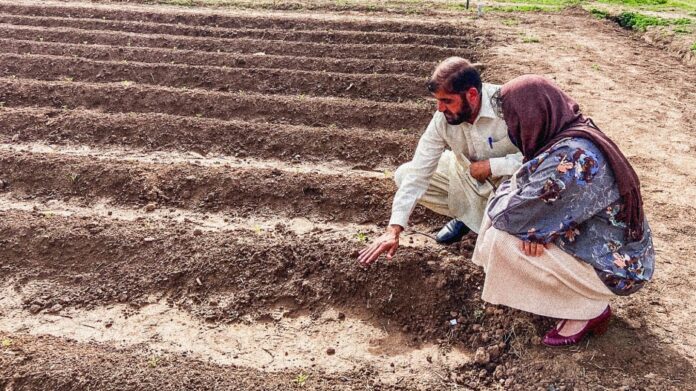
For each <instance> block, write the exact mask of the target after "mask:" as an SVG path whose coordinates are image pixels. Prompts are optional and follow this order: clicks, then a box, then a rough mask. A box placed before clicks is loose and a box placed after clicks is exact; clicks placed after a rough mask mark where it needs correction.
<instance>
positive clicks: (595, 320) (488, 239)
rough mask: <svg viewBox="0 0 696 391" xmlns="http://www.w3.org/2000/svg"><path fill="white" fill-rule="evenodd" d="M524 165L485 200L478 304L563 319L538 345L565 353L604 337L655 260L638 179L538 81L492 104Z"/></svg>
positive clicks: (567, 101)
mask: <svg viewBox="0 0 696 391" xmlns="http://www.w3.org/2000/svg"><path fill="white" fill-rule="evenodd" d="M497 103H498V105H499V108H500V111H502V113H501V114H502V116H503V118H504V119H505V122H506V123H507V126H508V134H509V136H510V139H511V140H512V142H513V143H514V144H515V145H516V146H517V147H518V148H519V149H520V151H522V154H523V155H524V164H523V166H522V167H521V168H520V170H519V171H517V173H516V174H515V175H513V177H512V178H511V179H510V180H508V181H506V182H505V183H503V184H502V185H501V186H500V188H499V189H498V191H497V192H496V194H495V195H494V196H493V197H492V198H491V200H490V202H489V204H488V209H487V216H486V218H485V219H484V223H483V226H482V227H481V234H480V235H479V237H478V241H477V243H476V250H475V252H474V262H475V263H476V264H478V265H481V266H482V267H483V268H484V270H485V272H486V277H485V283H484V288H483V293H482V298H483V299H484V300H485V301H488V302H491V303H494V304H502V305H507V306H510V307H513V308H517V309H520V310H523V311H528V312H532V313H535V314H538V315H543V316H548V317H553V318H559V319H563V320H561V321H560V322H559V323H558V324H557V325H556V326H555V327H554V328H552V329H551V330H550V331H549V332H547V333H546V335H545V336H544V338H543V343H544V344H546V345H551V346H562V345H572V344H576V343H578V342H580V341H581V340H582V338H583V337H584V336H585V335H587V334H589V333H595V334H601V333H603V332H604V331H606V329H607V326H608V324H609V318H610V317H611V309H610V307H609V300H610V299H611V298H612V297H614V296H615V295H628V294H631V293H633V292H635V291H637V290H638V289H640V288H641V287H642V286H643V285H644V284H645V282H646V281H648V280H650V278H651V277H652V274H653V266H654V259H655V252H654V249H653V244H652V237H651V232H650V228H649V227H648V223H647V220H646V219H645V216H644V213H643V202H642V199H641V194H640V183H639V181H638V177H637V175H636V173H635V171H633V169H632V168H631V165H630V164H629V163H628V161H627V160H626V157H625V156H624V155H623V154H622V153H621V151H619V149H618V147H617V146H616V145H615V144H614V143H613V142H612V141H611V140H610V139H609V138H608V137H607V136H606V135H605V134H604V133H602V132H601V131H600V130H599V129H598V128H597V127H596V126H595V124H594V122H592V120H591V119H589V118H586V117H584V116H583V115H582V113H580V109H579V106H578V104H577V103H576V102H575V101H574V100H573V99H572V98H570V97H569V96H568V95H566V94H565V93H564V92H563V91H561V90H560V89H559V88H558V87H557V86H556V85H555V84H553V83H551V82H550V81H548V80H546V79H544V78H542V77H540V76H532V75H529V76H522V77H519V78H517V79H514V80H512V81H510V82H509V83H507V84H505V85H504V86H503V87H502V88H501V90H500V94H499V97H498V98H497Z"/></svg>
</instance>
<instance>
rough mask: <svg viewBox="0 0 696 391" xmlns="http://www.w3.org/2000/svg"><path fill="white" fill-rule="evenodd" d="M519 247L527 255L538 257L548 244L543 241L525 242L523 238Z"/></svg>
mask: <svg viewBox="0 0 696 391" xmlns="http://www.w3.org/2000/svg"><path fill="white" fill-rule="evenodd" d="M520 248H521V249H522V251H524V254H525V255H527V256H528V257H538V256H540V255H541V254H543V253H544V249H545V248H549V245H548V244H543V243H533V242H527V241H525V240H523V241H522V246H520Z"/></svg>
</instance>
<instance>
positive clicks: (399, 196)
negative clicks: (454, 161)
mask: <svg viewBox="0 0 696 391" xmlns="http://www.w3.org/2000/svg"><path fill="white" fill-rule="evenodd" d="M441 115H442V113H436V114H435V116H434V117H433V119H432V121H430V124H429V125H428V128H427V129H426V130H425V133H423V136H421V138H420V141H419V142H418V147H417V148H416V152H415V155H414V157H413V160H412V161H411V162H410V163H409V166H408V171H407V173H406V174H405V175H404V176H403V179H402V180H401V183H400V184H399V190H398V191H397V192H396V195H395V196H394V202H393V204H392V215H391V219H390V220H389V226H388V227H387V230H386V232H385V233H383V234H382V235H380V236H379V237H378V238H377V239H375V240H374V241H373V242H372V244H370V245H369V246H367V247H365V248H364V249H363V250H362V251H360V255H359V256H358V261H359V262H360V263H362V264H365V265H368V264H370V263H372V262H374V261H376V260H377V258H379V256H380V255H381V254H383V253H384V252H387V259H389V260H391V259H392V258H393V257H394V254H395V253H396V250H397V248H398V247H399V235H400V234H401V232H402V231H403V230H404V229H405V228H406V225H407V224H408V218H409V216H410V215H411V212H412V211H413V208H415V206H416V202H417V201H418V200H419V199H420V198H421V197H422V196H423V194H425V192H426V190H428V186H429V184H430V178H431V177H432V175H433V173H434V172H435V170H437V164H438V162H439V161H440V156H442V151H444V149H445V146H446V143H445V140H444V139H443V138H442V136H441V135H440V132H439V129H438V124H439V123H441V122H442V118H440V117H441Z"/></svg>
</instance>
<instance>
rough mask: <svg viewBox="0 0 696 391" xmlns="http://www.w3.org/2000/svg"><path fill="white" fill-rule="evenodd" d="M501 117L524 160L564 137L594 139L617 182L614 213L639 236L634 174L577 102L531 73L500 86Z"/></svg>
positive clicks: (631, 233) (638, 202)
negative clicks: (617, 203)
mask: <svg viewBox="0 0 696 391" xmlns="http://www.w3.org/2000/svg"><path fill="white" fill-rule="evenodd" d="M500 100H501V104H502V107H501V108H502V112H503V117H504V119H505V123H507V127H508V135H509V136H510V140H511V141H512V142H513V144H515V145H516V146H517V148H519V149H520V151H522V154H523V155H524V161H525V162H526V161H528V160H530V159H532V158H534V157H535V156H537V155H539V154H540V153H542V152H544V151H546V150H547V149H549V148H551V146H552V145H554V144H555V143H556V142H558V141H560V140H561V139H564V138H566V137H580V138H585V139H588V140H590V141H592V143H594V144H595V145H596V146H597V148H599V150H600V151H602V154H603V155H604V157H605V158H606V159H607V161H608V162H609V166H611V169H612V171H613V172H614V177H615V179H616V182H617V184H618V187H619V193H620V195H621V198H622V201H623V204H624V206H623V209H622V210H621V212H620V214H619V215H618V216H617V217H618V218H619V219H620V220H621V221H623V222H625V223H626V227H627V235H628V237H629V238H630V239H631V240H640V239H641V238H642V237H643V216H644V214H643V199H642V197H641V194H640V181H639V180H638V175H636V172H635V171H634V170H633V167H631V164H630V163H629V162H628V160H627V159H626V157H625V156H624V154H623V153H621V151H620V150H619V147H617V146H616V144H614V142H613V141H611V140H610V139H609V137H607V135H605V134H604V133H602V131H601V130H599V128H598V127H597V126H596V125H595V124H594V122H593V121H592V119H590V118H585V117H584V116H583V115H582V113H581V112H580V106H578V104H577V103H576V102H575V100H573V98H571V97H569V96H568V95H566V94H565V93H564V92H563V91H561V89H560V88H558V86H556V85H555V84H554V83H552V82H551V81H549V80H547V79H545V78H543V77H541V76H536V75H525V76H520V77H518V78H515V79H513V80H511V81H509V82H508V83H505V85H503V87H502V89H501V91H500Z"/></svg>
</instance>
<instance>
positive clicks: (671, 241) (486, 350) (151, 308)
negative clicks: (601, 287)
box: [0, 2, 696, 390]
mask: <svg viewBox="0 0 696 391" xmlns="http://www.w3.org/2000/svg"><path fill="white" fill-rule="evenodd" d="M108 7H109V6H107V8H104V6H102V5H93V4H88V3H82V4H73V3H50V2H47V3H45V4H31V5H26V4H24V3H18V4H10V3H4V2H3V3H0V12H1V13H2V14H0V20H1V21H2V22H3V23H4V24H2V25H1V26H0V30H2V31H3V39H2V40H0V51H1V52H2V53H5V54H0V71H2V72H4V73H3V76H5V77H4V78H3V79H2V82H3V83H2V86H1V87H0V101H2V107H3V108H2V109H0V110H1V111H0V126H1V127H2V129H0V141H1V142H2V143H3V144H2V148H0V180H1V182H0V192H2V194H1V195H0V216H2V218H1V221H0V245H1V246H2V249H3V254H4V256H3V258H2V261H1V262H0V270H2V272H3V275H4V276H5V279H4V281H3V288H2V289H3V290H2V292H3V293H4V295H3V297H2V298H0V317H1V319H0V340H1V342H2V346H0V387H2V388H4V389H8V390H19V389H56V390H69V389H104V390H109V389H114V390H116V389H118V390H124V389H128V390H143V389H163V390H168V389H172V390H174V389H182V388H189V389H245V390H246V389H259V390H261V389H299V388H306V389H435V388H437V389H520V390H527V389H537V388H539V389H554V390H560V389H565V390H570V389H577V390H585V389H593V390H594V389H624V390H634V389H639V390H643V389H646V390H647V389H650V390H664V389H675V390H684V389H695V388H696V387H694V384H696V376H695V372H694V367H693V365H694V362H695V361H696V356H695V355H696V350H695V349H694V344H695V343H696V334H694V333H693V332H692V329H693V326H694V322H693V321H692V320H691V319H692V315H693V314H694V312H695V311H694V305H693V299H696V297H695V296H694V295H695V294H694V293H693V292H695V290H694V286H693V285H694V283H693V282H692V281H690V279H689V276H690V275H691V274H692V272H693V271H694V266H693V265H692V263H691V258H693V256H694V254H696V243H694V241H693V237H694V235H695V234H696V224H695V223H694V221H696V208H694V206H693V205H692V203H691V200H692V199H694V196H696V194H695V193H696V191H695V190H694V187H693V185H692V182H693V178H694V175H693V172H694V169H696V159H694V157H693V155H694V154H693V152H694V149H696V143H694V142H693V141H692V139H691V137H690V136H691V135H692V133H693V126H694V125H695V123H694V122H695V121H696V112H695V107H696V94H695V92H694V89H693V88H692V86H694V85H696V74H695V73H694V72H693V68H690V67H689V66H688V65H685V64H684V63H682V62H680V59H679V58H678V57H677V56H675V55H672V54H670V53H668V52H665V51H662V50H660V49H658V48H656V47H654V46H650V45H648V44H646V43H645V42H644V41H642V40H641V39H640V38H638V37H636V36H634V35H631V34H630V33H627V32H625V31H624V30H621V29H619V28H618V27H615V26H613V25H611V24H609V22H602V21H598V20H596V19H593V18H591V17H589V16H588V15H586V14H585V13H584V12H581V11H569V12H565V13H561V14H505V15H487V16H486V18H484V19H472V18H470V17H468V16H462V15H456V14H446V13H438V14H433V15H430V16H427V17H424V16H423V15H421V16H418V17H405V16H402V15H394V14H390V13H382V14H375V13H371V14H370V15H369V16H368V15H366V14H361V13H354V12H353V13H347V14H342V15H341V14H338V13H336V12H334V13H326V14H318V13H312V14H308V13H303V12H297V13H290V12H271V11H269V12H256V11H235V10H231V11H221V10H214V11H209V10H192V9H179V8H170V7H154V6H148V7H141V6H135V5H124V4H121V5H119V6H118V9H114V8H108ZM73 19H74V20H73ZM511 20H512V22H511ZM134 21H142V29H141V30H139V29H138V28H137V27H138V26H139V24H138V23H134ZM503 22H504V23H503ZM257 30H261V31H263V30H268V31H269V35H268V36H265V35H263V34H262V35H259V31H257ZM453 37H456V38H453ZM530 37H531V38H535V39H530ZM458 38H461V41H462V43H461V45H458V44H457V43H456V41H457V39H458ZM279 39H286V40H287V42H286V43H283V44H282V45H279V44H278V42H281V41H278V40H279ZM17 40H21V41H17ZM534 41H538V42H534ZM175 46H176V47H177V48H176V49H174V47H175ZM218 50H220V52H218ZM256 51H265V52H267V53H264V55H259V56H257V55H255V52H256ZM29 53H32V54H31V55H29ZM453 53H457V54H461V55H464V56H468V57H472V58H474V59H475V60H477V61H482V62H483V63H484V65H485V66H486V74H485V76H486V79H487V80H488V81H493V82H504V81H505V80H508V79H510V78H512V77H515V76H517V75H520V74H524V73H540V74H544V75H547V76H549V77H552V78H554V79H555V80H556V81H557V82H558V83H559V84H560V85H561V86H563V87H564V88H565V89H566V90H567V91H569V92H570V94H571V95H572V96H574V97H575V98H576V99H577V100H578V101H579V102H581V104H582V106H583V109H584V110H585V112H586V113H588V114H589V115H591V116H592V117H593V118H594V119H595V121H596V122H597V123H598V124H599V125H600V127H602V128H603V129H604V130H605V131H606V132H607V133H609V134H610V135H611V136H612V137H613V139H614V140H615V141H617V143H618V144H619V145H620V146H621V147H622V149H623V150H624V151H625V152H626V153H627V155H628V156H629V157H630V159H631V161H632V162H633V164H634V166H635V167H636V169H637V171H638V173H639V175H640V177H641V180H642V183H643V193H644V198H645V202H646V209H647V213H648V217H649V219H650V221H651V225H652V228H653V231H654V234H655V244H656V247H657V249H658V255H659V258H658V269H657V273H656V278H655V281H654V283H652V284H650V285H649V286H648V287H647V288H646V289H644V290H643V291H641V292H640V293H638V294H636V295H634V296H631V297H628V298H621V299H617V300H616V302H615V303H614V305H613V306H614V308H615V310H616V313H617V316H616V317H615V319H614V321H613V323H612V327H611V328H610V331H609V332H608V334H606V335H604V336H602V337H600V338H595V339H591V340H589V341H588V342H586V343H585V344H583V345H581V346H578V347H573V348H564V349H548V348H544V347H541V346H539V345H538V336H539V335H541V333H543V331H544V329H545V328H546V327H548V325H549V324H550V321H549V320H546V319H541V318H537V317H534V316H530V315H527V314H522V313H519V312H517V311H512V310H509V309H503V308H495V307H491V306H486V305H485V304H484V303H482V302H481V301H480V299H479V294H478V289H480V285H481V282H482V274H481V272H480V270H477V268H475V267H474V266H473V265H472V264H471V263H470V262H468V257H469V255H470V252H471V249H472V248H471V247H472V243H473V240H474V238H473V237H468V238H467V239H466V240H465V241H464V242H463V243H461V244H459V245H456V246H451V247H448V248H439V247H437V246H434V245H433V244H432V243H431V242H430V239H428V238H427V234H428V232H430V231H432V230H433V229H436V228H437V227H438V224H439V223H440V222H441V221H442V220H438V219H436V218H434V216H432V215H430V214H427V213H424V212H422V211H419V212H418V214H417V216H416V217H417V222H418V224H417V226H416V227H415V228H414V230H412V231H411V232H409V235H408V236H407V239H406V241H407V242H408V243H405V244H406V246H405V247H404V248H402V250H401V252H400V254H399V256H398V260H397V261H396V262H394V263H392V264H387V263H381V264H378V265H375V266H374V267H372V268H370V269H369V270H362V269H360V268H359V267H357V266H356V265H355V264H354V260H353V259H354V258H353V256H354V253H355V251H356V250H357V249H358V248H360V246H361V245H362V243H363V242H364V240H365V239H366V238H367V237H369V236H371V235H374V233H376V232H378V231H379V230H380V229H381V228H380V226H381V225H383V224H384V223H385V220H386V219H387V218H388V212H389V211H388V209H389V201H390V197H391V194H392V192H393V191H394V187H393V184H392V183H391V179H390V173H391V172H393V169H394V168H395V167H396V165H397V164H399V163H400V162H402V161H404V160H406V159H408V156H409V155H410V153H411V152H412V151H413V148H414V146H415V143H416V141H417V135H418V133H419V131H420V130H421V129H422V128H423V127H424V126H425V124H426V123H427V121H428V119H429V116H430V114H431V110H432V108H431V107H430V106H429V105H428V104H426V103H424V102H421V101H420V100H418V99H419V93H418V90H417V88H414V86H413V85H408V86H405V87H404V88H405V89H404V95H403V96H401V100H399V93H398V91H399V88H398V85H396V84H398V83H403V82H407V81H408V82H409V83H411V82H410V80H415V79H418V78H425V77H426V76H427V69H429V67H430V66H432V64H433V63H434V62H436V61H438V60H439V59H441V58H442V57H443V56H446V55H450V54H453ZM18 54H21V55H19V56H18ZM67 56H69V57H67ZM160 56H161V57H160ZM293 56H294V57H293ZM312 56H317V58H316V61H314V60H312ZM256 58H259V61H260V62H259V64H261V65H258V66H262V67H268V68H273V69H276V70H275V71H274V72H273V73H272V74H275V75H282V76H287V77H288V78H287V79H285V80H283V83H286V84H285V86H287V88H288V90H287V91H285V92H283V91H273V90H269V89H258V88H256V87H255V86H253V85H252V84H249V83H248V82H244V75H248V77H249V78H253V77H262V76H259V75H258V74H256V73H255V71H254V69H253V68H255V67H257V65H255V64H256V63H254V62H251V61H252V60H255V59H256ZM240 59H241V60H240ZM294 59H297V60H296V61H295V60H294ZM227 60H229V61H235V62H232V63H231V64H232V65H228V66H230V67H237V68H239V69H238V70H237V72H239V73H240V75H241V76H242V77H241V78H239V79H233V78H229V76H225V75H227V73H226V72H228V71H226V70H225V68H224V66H225V61H227ZM51 61H53V62H51ZM216 61H218V62H216ZM239 61H242V63H240V62H239ZM131 62H137V63H131ZM172 62H174V63H175V64H178V65H176V66H174V67H172V65H171V63H172ZM186 65H196V66H201V67H202V69H204V70H207V71H208V73H205V74H202V75H198V76H199V77H200V78H199V79H196V78H195V75H193V74H186V75H180V76H179V77H176V75H175V74H173V73H168V72H172V71H171V70H174V69H181V70H182V72H184V71H185V70H186ZM411 65H412V66H411ZM177 66H178V67H182V68H177ZM90 67H91V68H90ZM100 67H106V68H104V69H109V72H110V73H111V76H108V77H107V76H103V77H104V79H100V78H98V77H97V76H98V71H97V70H98V69H99V68H100ZM109 67H111V68H109ZM191 69H194V68H191ZM245 69H247V70H245ZM291 70H292V71H291ZM95 72H96V73H95ZM148 72H151V73H152V76H151V77H150V76H149V75H148ZM302 72H305V73H302ZM324 72H328V73H326V74H324ZM423 72H425V73H423ZM319 73H321V76H318V75H319ZM373 73H377V74H379V75H381V76H379V77H377V76H376V75H372V74H373ZM269 74H271V73H269ZM368 74H369V75H368ZM125 75H131V76H130V79H135V80H137V81H138V82H137V83H132V82H133V80H123V81H121V82H114V81H117V80H118V79H121V78H122V77H123V78H124V79H125V78H126V76H125ZM314 75H317V78H321V77H323V78H327V77H335V78H336V80H335V81H334V80H333V79H326V80H325V81H323V82H322V83H324V84H325V85H326V87H327V89H313V88H314V87H315V86H316V84H313V83H314V81H315V80H317V78H313V76H314ZM109 77H111V79H109ZM138 77H140V78H141V79H137V78H138ZM148 77H150V80H149V81H148V80H147V78H148ZM225 78H227V79H225ZM225 80H229V81H227V83H240V84H233V85H235V86H236V87H235V88H234V89H232V90H231V91H230V92H224V91H223V92H220V91H211V90H215V89H218V88H219V84H220V83H221V81H222V82H225ZM370 80H374V83H373V82H371V81H370ZM383 80H391V81H390V83H391V84H389V85H388V86H386V87H387V88H384V87H380V85H381V83H378V81H383ZM109 81H110V82H111V83H108V82H109ZM124 81H126V82H127V83H124ZM266 81H267V80H266ZM305 81H306V84H305ZM356 81H357V83H360V81H363V83H366V84H363V87H362V88H361V89H358V90H356V91H354V92H351V91H350V90H351V89H352V88H353V87H351V89H348V90H347V91H346V90H342V89H339V88H337V86H338V85H340V83H347V85H350V84H351V83H353V85H354V86H355V85H356ZM192 83H193V84H192ZM244 83H246V84H244ZM370 83H373V84H370ZM182 86H185V87H187V90H184V89H182V88H181V87H182ZM237 90H240V91H237ZM406 91H412V92H410V93H407V92H406ZM409 94H410V95H409ZM310 95H314V96H310ZM409 99H414V100H413V101H410V102H409V101H408V100H409ZM398 101H403V102H402V103H398ZM259 102H262V103H261V104H259ZM48 144H51V145H48ZM452 319H455V320H457V325H456V326H452V325H451V324H450V323H449V322H450V320H452ZM330 349H333V351H331V350H330ZM477 349H479V350H480V351H479V352H478V354H475V352H476V350H477ZM482 355H483V356H486V355H487V359H486V358H485V357H483V358H482V357H481V356H482ZM477 357H478V358H479V360H478V363H477V360H476V358H477Z"/></svg>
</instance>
